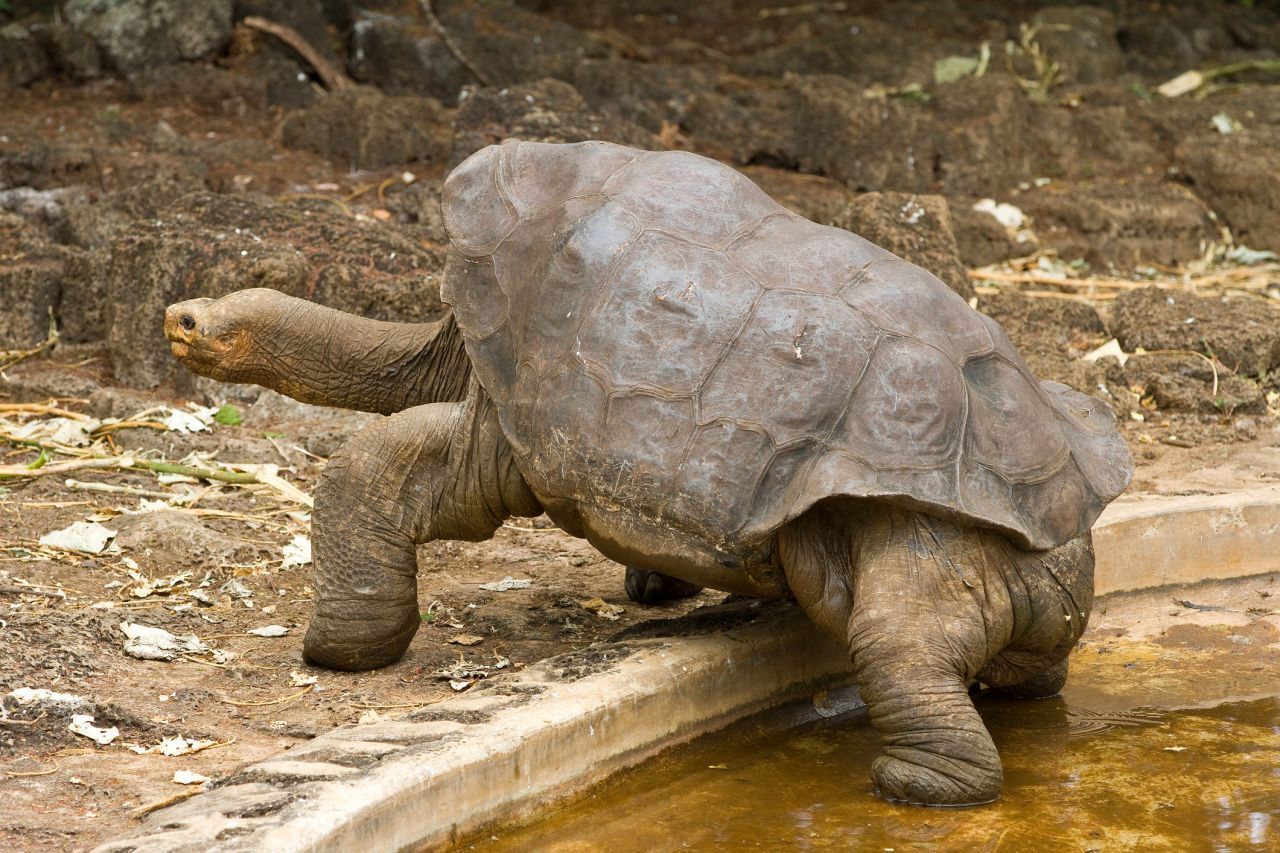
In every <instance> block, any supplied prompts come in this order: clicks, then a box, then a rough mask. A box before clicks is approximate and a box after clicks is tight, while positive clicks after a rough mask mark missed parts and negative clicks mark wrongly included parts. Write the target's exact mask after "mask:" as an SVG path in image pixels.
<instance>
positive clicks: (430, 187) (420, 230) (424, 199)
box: [387, 178, 449, 248]
mask: <svg viewBox="0 0 1280 853" xmlns="http://www.w3.org/2000/svg"><path fill="white" fill-rule="evenodd" d="M440 185H441V181H439V180H435V179H426V180H423V179H421V178H420V179H418V180H416V181H414V182H413V183H412V184H409V185H408V186H407V187H405V188H404V189H402V190H400V191H399V192H397V193H393V194H390V195H388V196H387V209H388V210H390V211H391V213H392V215H393V216H395V222H396V224H398V225H400V226H401V227H403V228H406V230H409V231H411V232H413V233H416V234H418V235H419V236H420V238H421V239H423V240H426V241H427V242H429V243H434V244H435V245H436V246H438V247H440V248H444V246H445V245H446V244H447V243H448V242H449V235H448V234H446V233H445V230H444V216H443V215H442V214H441V212H440Z"/></svg>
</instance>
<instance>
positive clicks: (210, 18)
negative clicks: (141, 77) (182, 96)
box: [64, 0, 231, 76]
mask: <svg viewBox="0 0 1280 853" xmlns="http://www.w3.org/2000/svg"><path fill="white" fill-rule="evenodd" d="M64 12H65V13H66V16H67V19H68V20H69V21H70V22H71V23H72V25H73V26H75V27H76V28H78V29H80V30H82V31H84V32H86V33H88V34H89V35H90V36H92V37H93V40H94V41H95V42H96V43H97V45H98V47H99V49H101V51H102V53H103V54H104V55H105V57H106V59H107V61H108V62H109V63H110V64H111V66H112V67H113V68H115V69H116V70H117V71H119V72H120V73H122V74H124V75H126V76H132V75H133V74H136V73H137V72H139V71H143V70H145V69H148V68H156V67H158V66H162V65H169V64H172V63H175V62H179V61H182V60H188V61H190V60H196V59H202V58H203V57H205V56H208V55H209V54H211V53H213V52H214V51H215V50H217V49H218V48H220V47H222V46H223V45H224V44H226V42H227V39H228V38H230V36H231V0H201V2H199V3H187V2H182V0H67V3H66V4H65V6H64Z"/></svg>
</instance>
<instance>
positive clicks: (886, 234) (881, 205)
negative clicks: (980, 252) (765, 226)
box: [830, 192, 973, 299]
mask: <svg viewBox="0 0 1280 853" xmlns="http://www.w3.org/2000/svg"><path fill="white" fill-rule="evenodd" d="M830 224H832V225H835V226H836V227H838V228H845V229H847V230H849V231H852V232H854V233H855V234H859V235H861V236H863V237H865V238H866V239H868V240H870V241H871V242H872V243H875V244H877V245H879V246H883V247H884V248H886V249H888V250H889V251H890V252H893V253H894V254H895V255H898V256H899V257H903V258H906V259H907V260H908V261H911V263H913V264H917V265H919V266H922V267H924V268H925V269H927V270H928V271H929V272H931V273H933V274H934V275H936V276H937V277H938V278H940V279H942V280H943V282H945V283H946V284H947V286H948V287H950V288H951V289H952V290H954V291H955V292H956V293H958V294H960V295H961V296H963V297H964V298H965V299H969V298H970V297H972V296H973V283H972V282H971V281H970V280H969V275H968V271H967V270H966V269H965V266H964V264H962V263H961V262H960V250H959V248H957V246H956V238H955V235H954V234H953V233H952V231H951V212H950V211H949V210H948V209H947V200H946V199H945V198H943V197H942V196H937V195H915V194H910V193H894V192H875V193H863V194H862V195H859V196H856V197H855V198H854V199H853V200H852V201H851V202H850V203H849V204H848V205H847V206H846V207H845V209H844V210H843V211H842V212H841V213H840V214H838V215H837V217H836V218H835V220H834V221H832V222H831V223H830Z"/></svg>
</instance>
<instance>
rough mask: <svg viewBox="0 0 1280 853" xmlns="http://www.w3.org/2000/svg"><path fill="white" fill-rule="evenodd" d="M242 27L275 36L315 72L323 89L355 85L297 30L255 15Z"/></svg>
mask: <svg viewBox="0 0 1280 853" xmlns="http://www.w3.org/2000/svg"><path fill="white" fill-rule="evenodd" d="M244 25H245V26H246V27H249V28H250V29H254V30H258V31H260V32H264V33H267V34H268V35H272V36H275V37H276V38H278V39H280V41H282V42H284V43H285V44H287V45H288V46H289V47H291V48H293V50H294V51H295V52H296V53H297V54H298V55H299V56H301V57H302V58H303V59H304V60H306V62H307V64H308V65H310V66H311V67H312V68H314V69H315V70H316V74H318V75H319V76H320V79H321V80H322V81H324V87H325V88H326V89H329V90H330V91H336V90H338V89H347V88H350V87H352V86H354V85H355V83H354V82H352V80H351V78H350V77H348V76H347V75H346V74H344V73H342V71H341V69H339V68H336V67H335V66H334V64H333V63H332V62H330V61H329V60H327V59H325V58H324V57H323V56H321V55H320V52H319V51H317V50H316V49H315V48H314V47H312V46H311V43H310V42H308V41H307V40H306V39H304V38H303V37H302V36H301V35H299V34H298V31H297V30H294V29H292V28H290V27H286V26H285V25H284V24H278V23H276V22H275V21H268V20H267V19H266V18H259V17H258V16H257V15H250V16H249V17H247V18H245V19H244Z"/></svg>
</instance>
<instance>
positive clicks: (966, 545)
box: [778, 501, 1087, 805]
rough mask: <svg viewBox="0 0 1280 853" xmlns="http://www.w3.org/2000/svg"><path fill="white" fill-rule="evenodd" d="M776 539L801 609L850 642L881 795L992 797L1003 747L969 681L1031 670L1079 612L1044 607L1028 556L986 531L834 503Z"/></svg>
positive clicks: (926, 799) (1048, 656) (1043, 663)
mask: <svg viewBox="0 0 1280 853" xmlns="http://www.w3.org/2000/svg"><path fill="white" fill-rule="evenodd" d="M778 545H779V553H780V556H781V558H782V563H783V567H784V570H785V571H786V573H787V580H788V583H789V584H790V586H791V589H792V591H793V592H794V593H795V595H796V597H797V599H798V600H799V602H800V604H801V605H802V606H803V607H804V608H805V611H806V612H807V613H808V614H809V616H810V618H812V619H813V620H814V621H815V622H816V623H817V624H818V625H819V626H820V627H822V628H823V629H824V630H825V631H826V632H827V633H828V634H831V635H832V636H835V637H838V638H840V639H842V640H844V641H846V642H847V643H848V644H849V650H850V655H851V657H852V660H853V665H854V672H855V675H856V678H857V681H858V685H859V688H860V690H861V692H862V697H863V699H864V700H865V701H866V703H867V709H868V713H869V715H870V718H871V722H872V724H873V725H874V726H875V727H876V729H877V730H878V731H879V732H880V734H881V738H882V740H883V743H884V751H885V755H884V756H882V757H880V758H879V759H877V760H876V762H875V764H874V766H873V768H872V777H873V779H874V781H875V785H876V790H877V791H878V793H880V795H881V796H883V797H885V798H886V799H889V800H894V801H900V802H910V803H921V804H925V805H976V804H979V803H984V802H990V801H991V800H994V799H996V798H997V797H999V795H1000V789H1001V784H1002V778H1003V771H1002V769H1001V765H1000V757H999V755H998V754H997V752H996V748H995V745H994V743H993V742H992V740H991V736H990V734H988V732H987V730H986V728H985V726H983V723H982V720H981V718H980V717H979V716H978V714H977V711H975V710H974V707H973V703H972V701H971V700H970V697H969V693H968V685H969V684H970V683H971V682H972V681H974V680H975V679H976V678H977V677H978V675H979V673H980V672H983V671H984V667H987V665H988V664H989V663H995V666H993V667H992V668H991V671H997V670H998V671H999V672H1000V673H1001V674H1002V677H1001V678H999V679H996V680H998V681H1002V682H1003V683H1009V684H1012V683H1018V682H1021V681H1024V680H1026V679H1028V678H1036V677H1038V675H1039V673H1041V672H1043V671H1044V670H1045V669H1046V668H1049V667H1051V666H1053V665H1054V664H1056V663H1057V662H1058V661H1059V660H1061V659H1062V658H1063V657H1065V654H1066V651H1067V650H1069V649H1070V646H1071V644H1073V643H1074V641H1075V637H1076V636H1078V633H1077V632H1076V628H1077V627H1078V628H1081V629H1082V628H1083V617H1082V616H1079V615H1077V616H1076V619H1075V623H1074V624H1073V623H1072V622H1070V621H1068V620H1066V619H1064V617H1063V613H1062V611H1061V610H1060V609H1059V611H1058V612H1057V613H1056V618H1055V614H1053V613H1052V612H1051V611H1052V608H1051V607H1050V606H1048V605H1047V602H1048V601H1049V599H1047V598H1045V595H1044V593H1045V589H1042V588H1041V586H1042V585H1041V584H1040V583H1039V580H1040V578H1039V576H1038V575H1037V574H1036V571H1035V565H1033V564H1032V563H1033V561H1034V559H1037V558H1036V556H1035V555H1026V558H1025V559H1024V558H1023V556H1020V554H1021V552H1017V551H1016V550H1015V549H1014V548H1013V547H1012V546H1011V545H1010V544H1009V543H1008V542H1007V541H1006V540H1005V539H1004V538H1003V537H1001V536H1000V535H999V534H996V533H994V532H992V531H987V530H980V529H977V528H972V527H962V526H959V525H956V524H953V523H950V522H946V521H942V520H940V519H937V518H933V517H930V516H926V515H923V514H920V513H915V512H910V511H907V510H903V509H897V508H894V507H889V506H884V505H878V506H877V505H860V504H857V503H854V502H840V501H835V502H831V503H830V504H827V505H824V506H820V507H818V508H816V509H814V510H810V512H808V513H806V514H805V515H804V516H801V518H799V519H797V520H796V521H795V522H792V523H791V524H790V525H788V526H787V527H786V528H784V529H783V530H782V531H781V533H780V534H779V540H778ZM1064 547H1066V546H1064ZM1050 553H1053V552H1050ZM1024 574H1025V575H1026V576H1027V577H1030V578H1032V579H1033V581H1034V582H1024V580H1025V579H1024V578H1023V577H1022V575H1024ZM1055 583H1056V581H1055V579H1054V578H1053V577H1049V578H1048V581H1047V582H1046V584H1044V585H1043V586H1044V587H1045V588H1046V589H1047V588H1049V587H1053V586H1054V584H1055ZM1029 597H1030V598H1029ZM1031 599H1034V600H1031ZM1053 600H1058V599H1053ZM1085 606H1086V607H1087V604H1086V605H1085ZM1073 634H1074V636H1068V635H1073ZM1059 650H1061V653H1060V654H1059V653H1058V652H1059ZM1054 654H1057V657H1053V655H1054ZM997 658H999V662H998V663H996V659H997ZM1046 686H1047V685H1046Z"/></svg>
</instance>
